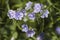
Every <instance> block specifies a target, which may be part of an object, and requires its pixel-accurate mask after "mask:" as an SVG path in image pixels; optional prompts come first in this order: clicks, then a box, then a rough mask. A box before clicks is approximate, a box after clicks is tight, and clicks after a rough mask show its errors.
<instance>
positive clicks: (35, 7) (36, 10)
mask: <svg viewBox="0 0 60 40" xmlns="http://www.w3.org/2000/svg"><path fill="white" fill-rule="evenodd" d="M41 7H42V6H41V5H40V3H35V4H34V11H33V12H35V13H38V12H40V10H41Z"/></svg>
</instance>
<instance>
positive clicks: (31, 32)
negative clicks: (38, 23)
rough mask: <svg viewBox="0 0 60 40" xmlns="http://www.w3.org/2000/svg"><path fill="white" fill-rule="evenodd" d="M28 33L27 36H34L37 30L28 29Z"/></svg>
mask: <svg viewBox="0 0 60 40" xmlns="http://www.w3.org/2000/svg"><path fill="white" fill-rule="evenodd" d="M26 35H27V37H33V36H34V35H35V31H34V30H33V29H32V30H28V31H27V32H26Z"/></svg>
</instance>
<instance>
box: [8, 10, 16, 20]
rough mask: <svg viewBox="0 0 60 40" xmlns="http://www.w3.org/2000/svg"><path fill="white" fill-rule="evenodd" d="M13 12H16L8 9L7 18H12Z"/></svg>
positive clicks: (13, 16)
mask: <svg viewBox="0 0 60 40" xmlns="http://www.w3.org/2000/svg"><path fill="white" fill-rule="evenodd" d="M15 14H16V12H15V11H14V10H9V11H8V14H7V16H8V17H9V19H13V18H15Z"/></svg>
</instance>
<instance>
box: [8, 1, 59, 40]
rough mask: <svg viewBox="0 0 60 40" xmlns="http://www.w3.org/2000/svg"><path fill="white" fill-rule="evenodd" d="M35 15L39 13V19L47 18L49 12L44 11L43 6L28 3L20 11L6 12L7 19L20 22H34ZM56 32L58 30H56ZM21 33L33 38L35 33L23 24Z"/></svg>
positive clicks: (38, 39)
mask: <svg viewBox="0 0 60 40" xmlns="http://www.w3.org/2000/svg"><path fill="white" fill-rule="evenodd" d="M31 8H32V9H33V10H32V12H28V10H30V9H31ZM36 13H40V14H41V15H40V16H39V17H41V18H48V14H49V11H48V10H47V9H44V5H43V4H40V3H34V5H33V2H31V1H29V2H28V3H26V7H25V8H24V9H21V10H17V11H16V10H9V11H8V14H7V15H8V17H9V19H16V20H22V19H23V21H24V22H26V21H27V20H28V19H30V20H35V18H36V16H35V15H36ZM56 30H57V31H58V28H57V29H56ZM22 32H26V35H27V37H33V35H34V34H35V31H34V30H33V29H29V28H28V25H26V24H23V25H22ZM58 32H59V31H58ZM37 40H40V37H38V38H37Z"/></svg>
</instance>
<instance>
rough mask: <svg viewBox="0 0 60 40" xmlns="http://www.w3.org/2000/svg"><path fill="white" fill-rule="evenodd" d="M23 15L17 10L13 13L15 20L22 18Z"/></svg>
mask: <svg viewBox="0 0 60 40" xmlns="http://www.w3.org/2000/svg"><path fill="white" fill-rule="evenodd" d="M23 16H24V15H23V13H22V12H20V11H17V12H16V14H15V19H16V20H22V18H23Z"/></svg>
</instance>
